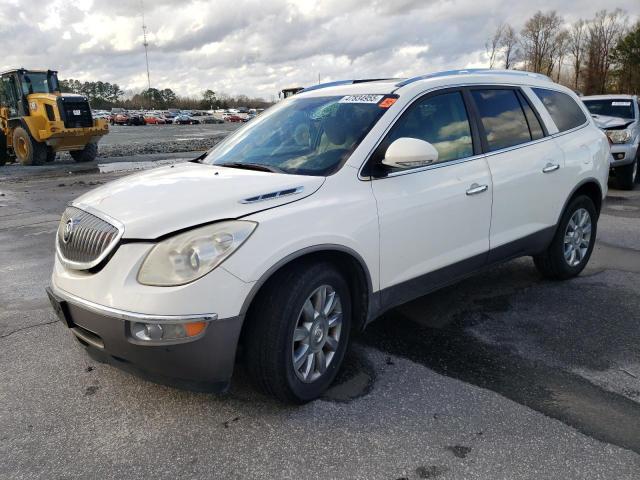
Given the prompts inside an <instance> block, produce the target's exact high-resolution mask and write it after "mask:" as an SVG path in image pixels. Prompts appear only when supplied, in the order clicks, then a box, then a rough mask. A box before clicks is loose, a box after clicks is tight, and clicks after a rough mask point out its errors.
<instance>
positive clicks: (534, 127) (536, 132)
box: [518, 91, 544, 140]
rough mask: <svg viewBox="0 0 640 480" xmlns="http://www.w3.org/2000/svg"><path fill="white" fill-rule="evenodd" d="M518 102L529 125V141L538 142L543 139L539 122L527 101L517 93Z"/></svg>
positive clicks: (521, 94) (520, 93)
mask: <svg viewBox="0 0 640 480" xmlns="http://www.w3.org/2000/svg"><path fill="white" fill-rule="evenodd" d="M518 100H520V104H521V105H522V109H523V110H524V115H525V117H527V123H528V124H529V132H530V133H531V140H538V139H540V138H543V137H544V130H543V129H542V125H541V124H540V120H538V117H537V116H536V114H535V112H534V111H533V108H532V107H531V105H530V104H529V101H528V100H527V98H526V97H525V96H524V94H523V93H522V92H520V91H519V92H518Z"/></svg>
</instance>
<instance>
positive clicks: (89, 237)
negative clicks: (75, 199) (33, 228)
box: [56, 204, 124, 270]
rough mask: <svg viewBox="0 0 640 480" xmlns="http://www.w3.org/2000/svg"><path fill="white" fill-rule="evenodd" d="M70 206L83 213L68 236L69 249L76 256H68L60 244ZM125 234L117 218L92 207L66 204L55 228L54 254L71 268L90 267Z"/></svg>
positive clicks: (111, 249) (101, 259) (84, 268)
mask: <svg viewBox="0 0 640 480" xmlns="http://www.w3.org/2000/svg"><path fill="white" fill-rule="evenodd" d="M69 209H75V211H77V213H76V214H80V215H84V220H85V221H84V222H83V223H82V224H80V225H79V227H78V230H77V231H75V235H73V237H72V239H71V245H70V248H71V249H72V250H75V252H76V253H77V255H76V258H67V257H66V256H65V254H64V249H63V248H62V246H61V245H60V232H61V228H63V223H66V221H65V217H66V216H67V215H68V212H69ZM123 235H124V225H123V224H122V223H121V222H119V221H118V220H116V219H114V218H111V217H109V216H108V215H106V214H104V213H102V212H99V211H97V210H95V209H93V208H91V207H87V206H81V205H74V204H69V205H68V206H67V209H65V211H64V213H63V215H62V219H61V220H60V225H58V230H57V231H56V255H57V257H58V259H59V260H60V262H61V263H62V264H63V265H64V266H65V267H67V268H70V269H72V270H89V269H90V268H93V267H95V266H97V265H99V264H100V263H101V262H102V261H103V260H104V259H105V258H106V257H107V256H108V255H109V254H110V253H111V252H112V251H113V249H114V248H115V247H116V245H118V243H119V242H120V239H121V238H122V236H123Z"/></svg>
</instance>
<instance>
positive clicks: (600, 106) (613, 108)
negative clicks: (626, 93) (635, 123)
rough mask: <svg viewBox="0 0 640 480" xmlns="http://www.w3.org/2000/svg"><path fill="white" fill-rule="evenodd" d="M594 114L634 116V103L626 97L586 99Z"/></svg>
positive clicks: (620, 116)
mask: <svg viewBox="0 0 640 480" xmlns="http://www.w3.org/2000/svg"><path fill="white" fill-rule="evenodd" d="M584 104H585V105H586V106H587V109H588V110H589V112H591V114H592V115H605V116H607V117H619V118H629V119H631V118H633V117H634V115H633V103H632V102H631V100H626V99H615V98H613V99H608V100H585V101H584Z"/></svg>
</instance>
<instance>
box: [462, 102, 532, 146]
mask: <svg viewBox="0 0 640 480" xmlns="http://www.w3.org/2000/svg"><path fill="white" fill-rule="evenodd" d="M471 95H473V99H474V100H475V102H476V105H477V107H478V112H479V114H480V118H481V120H482V126H483V127H484V131H485V134H486V138H487V143H488V145H489V151H494V150H500V149H501V148H507V147H512V146H514V145H519V144H520V143H525V142H529V141H531V134H530V133H529V125H528V124H527V119H526V118H525V116H524V111H523V110H522V106H521V105H520V101H519V100H518V97H517V96H516V91H515V90H500V89H488V90H472V91H471Z"/></svg>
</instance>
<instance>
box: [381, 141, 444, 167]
mask: <svg viewBox="0 0 640 480" xmlns="http://www.w3.org/2000/svg"><path fill="white" fill-rule="evenodd" d="M437 161H438V151H437V150H436V149H435V147H434V146H433V145H431V144H430V143H429V142H425V141H424V140H419V139H417V138H409V137H402V138H398V139H397V140H395V141H394V142H393V143H392V144H391V145H389V148H387V152H386V153H385V155H384V159H383V160H382V164H383V165H386V166H387V167H392V168H403V169H404V168H415V167H424V166H426V165H431V164H432V163H436V162H437Z"/></svg>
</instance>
